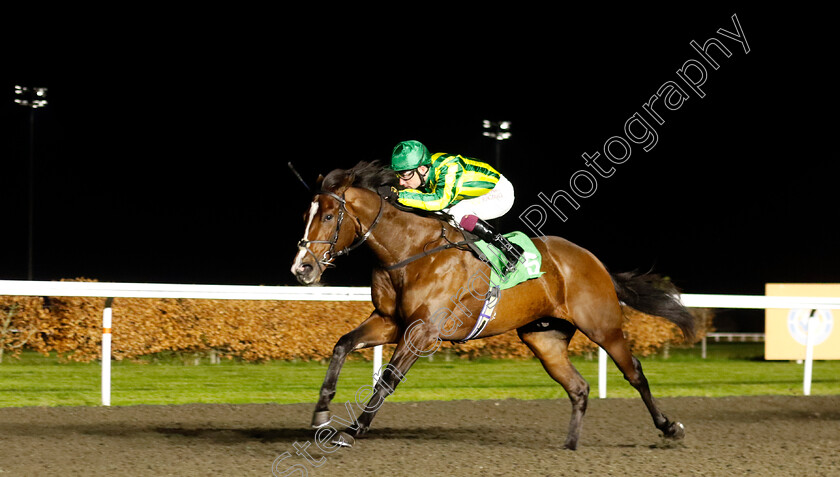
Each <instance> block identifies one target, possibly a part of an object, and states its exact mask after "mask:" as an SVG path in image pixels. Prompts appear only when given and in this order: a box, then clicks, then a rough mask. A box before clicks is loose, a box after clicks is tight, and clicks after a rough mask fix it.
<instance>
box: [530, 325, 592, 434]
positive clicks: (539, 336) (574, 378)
mask: <svg viewBox="0 0 840 477" xmlns="http://www.w3.org/2000/svg"><path fill="white" fill-rule="evenodd" d="M517 333H518V334H519V339H521V340H522V341H523V342H524V343H525V344H526V345H528V347H529V348H530V349H531V351H532V352H533V353H534V355H535V356H536V357H537V358H539V360H540V362H541V363H542V365H543V368H545V370H546V372H548V374H549V376H551V377H552V378H553V379H554V380H555V381H557V382H558V383H560V385H562V386H563V388H564V389H565V390H566V393H568V394H569V399H571V401H572V418H571V421H569V431H568V433H567V434H566V444H565V447H566V448H567V449H573V450H574V449H576V448H577V444H578V439H579V438H580V431H581V427H582V425H583V415H584V413H586V404H587V400H588V398H589V383H587V382H586V380H585V379H583V376H581V375H580V373H579V372H578V371H577V369H575V367H574V366H572V363H571V362H570V361H569V355H568V347H569V341H570V340H571V339H572V336H573V335H574V334H575V327H574V325H572V324H571V323H569V322H568V321H565V320H559V319H555V318H543V319H540V320H537V321H533V322H531V323H529V324H527V325H525V326H523V327H521V328H519V329H518V330H517Z"/></svg>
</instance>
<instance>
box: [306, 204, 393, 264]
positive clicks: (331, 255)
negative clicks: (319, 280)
mask: <svg viewBox="0 0 840 477" xmlns="http://www.w3.org/2000/svg"><path fill="white" fill-rule="evenodd" d="M315 195H316V196H318V195H326V196H329V197H332V198H333V199H335V200H337V201H338V203H339V207H338V218H337V219H336V224H335V232H333V236H332V240H307V239H306V238H302V239H301V240H300V242H298V247H300V248H302V249H304V250H305V251H306V253H308V254H309V255H312V258H314V259H315V263H317V264H318V271H319V272H321V273H323V271H324V269H325V268H326V267H335V265H334V264H333V263H332V262H333V260H335V259H336V258H338V257H340V256H342V255H347V254H349V253H350V252H351V251H352V250H354V249H356V248H357V247H358V246H359V245H361V244H363V243H365V241H366V240H367V239H368V237H370V233H371V232H373V228H374V227H376V224H377V223H379V219H380V218H381V217H382V210H383V208H384V207H383V206H384V203H385V200H384V199H383V198H382V197H381V196H380V197H379V213H377V214H376V218H375V219H373V223H371V224H370V227H368V230H367V232H365V233H364V234H363V235H362V236H361V237H359V236H357V237H356V240H354V241H353V243H351V244H350V245H348V246H346V247H344V248H343V249H341V250H339V251H338V252H336V251H335V246H336V243H338V236H339V234H340V233H341V223H342V222H343V221H344V216H345V215H347V207H346V204H347V201H346V200H345V199H344V196H343V194H342V195H341V196H339V195H338V194H336V193H334V192H330V191H325V190H322V191H320V192H318V193H317V194H315ZM356 222H358V223H359V230H361V228H362V222H361V221H360V220H359V218H358V217H356ZM313 243H328V244H330V248H329V249H328V250H326V251H325V252H324V255H323V256H321V258H320V259H318V257H317V256H316V255H315V254H314V253H313V252H312V250H310V249H309V244H313Z"/></svg>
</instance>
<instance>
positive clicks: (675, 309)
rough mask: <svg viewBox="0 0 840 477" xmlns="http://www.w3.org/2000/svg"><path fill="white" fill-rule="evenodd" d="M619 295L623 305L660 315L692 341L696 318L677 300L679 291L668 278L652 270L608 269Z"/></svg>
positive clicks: (688, 340)
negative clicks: (616, 271) (625, 270)
mask: <svg viewBox="0 0 840 477" xmlns="http://www.w3.org/2000/svg"><path fill="white" fill-rule="evenodd" d="M610 277H612V281H613V285H615V292H616V294H617V295H618V299H619V300H621V301H622V302H624V303H625V304H626V305H628V306H630V307H631V308H634V309H636V310H639V311H641V312H642V313H647V314H649V315H654V316H661V317H662V318H665V319H667V320H668V321H670V322H672V323H674V324H675V325H677V326H679V327H680V329H681V330H682V332H683V336H685V339H686V341H687V342H692V341H694V336H695V331H694V327H695V319H694V316H692V315H691V313H689V312H688V309H687V308H686V307H685V306H683V304H682V303H681V302H680V298H679V296H680V291H679V290H678V289H677V287H676V286H674V284H673V283H671V281H670V280H668V279H665V278H662V277H661V276H659V275H656V274H652V273H645V274H638V273H635V272H625V273H615V274H613V273H610Z"/></svg>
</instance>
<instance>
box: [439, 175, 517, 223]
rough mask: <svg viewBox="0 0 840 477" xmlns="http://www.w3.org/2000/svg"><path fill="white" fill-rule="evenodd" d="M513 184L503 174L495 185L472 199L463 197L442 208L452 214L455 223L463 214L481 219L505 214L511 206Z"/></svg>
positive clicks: (459, 220)
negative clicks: (446, 207)
mask: <svg viewBox="0 0 840 477" xmlns="http://www.w3.org/2000/svg"><path fill="white" fill-rule="evenodd" d="M513 200H514V194H513V184H511V183H510V181H509V180H507V178H506V177H505V176H500V177H499V182H498V183H497V184H496V187H494V188H493V190H491V191H490V192H488V193H486V194H484V195H482V196H479V197H476V198H474V199H465V200H462V201H461V202H458V203H457V204H455V205H453V206H452V207H450V208H449V210H444V212H448V213H449V214H450V215H452V218H453V221H454V222H455V223H456V224H459V223H460V222H461V218H462V217H464V216H465V215H475V216H477V217H478V218H479V219H481V220H491V219H495V218H498V217H501V216H503V215H505V214H506V213H507V212H508V211H509V210H510V209H511V208H512V207H513Z"/></svg>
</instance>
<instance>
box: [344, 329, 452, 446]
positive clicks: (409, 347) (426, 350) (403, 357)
mask: <svg viewBox="0 0 840 477" xmlns="http://www.w3.org/2000/svg"><path fill="white" fill-rule="evenodd" d="M438 336H439V331H438V329H437V327H435V325H433V324H430V323H424V322H423V321H422V320H421V321H417V322H415V323H414V324H413V325H411V326H409V327H408V328H407V329H406V331H405V334H404V335H403V336H402V337H401V338H400V341H399V343H398V344H397V347H396V349H395V350H394V354H393V356H392V357H391V361H390V362H389V363H388V364H387V365H385V366H384V367H383V370H382V373H381V375H380V377H379V380H378V381H377V383H376V387H375V388H374V389H373V395H372V396H371V398H370V400H369V401H368V403H367V405H365V408H364V411H363V412H362V413H361V415H360V416H359V417H358V419H357V420H356V422H355V423H354V424H353V426H351V427H350V428H348V429H345V430H344V431H343V432H339V433H337V434H336V436H335V437H334V438H333V440H332V442H333V444H336V445H341V446H346V447H351V446H352V445H353V444H354V443H355V438H356V437H359V436H361V435H363V434H365V433H366V432H367V431H368V429H370V424H371V422H372V421H373V418H374V416H376V413H377V411H379V409H380V408H381V407H382V404H383V403H384V402H385V398H387V397H388V396H390V395H391V393H393V392H394V390H395V389H396V387H397V385H398V384H399V383H400V382H402V381H404V380H405V374H406V373H407V372H408V370H409V369H410V368H411V366H412V365H413V364H414V363H415V362H416V361H417V358H419V357H421V356H429V355H430V354H433V353H434V352H435V351H436V350H437V347H438V346H439V344H440V340H439V338H438Z"/></svg>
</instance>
